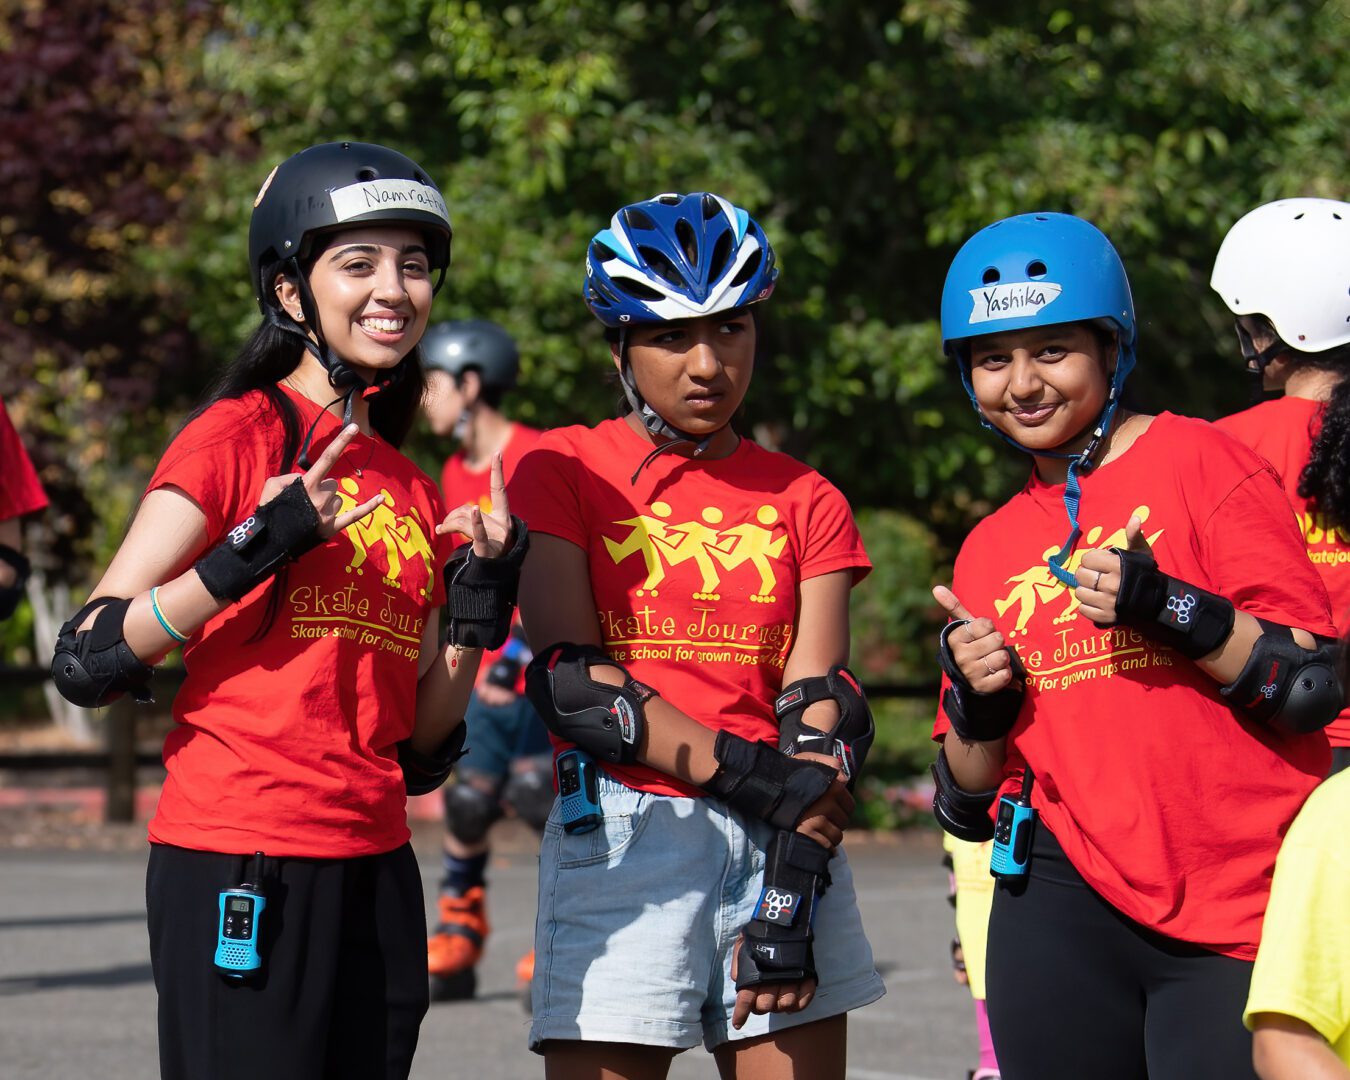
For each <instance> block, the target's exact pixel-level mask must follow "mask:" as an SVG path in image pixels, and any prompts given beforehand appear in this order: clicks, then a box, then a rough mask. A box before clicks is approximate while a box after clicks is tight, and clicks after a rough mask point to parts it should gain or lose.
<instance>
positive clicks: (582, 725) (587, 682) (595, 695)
mask: <svg viewBox="0 0 1350 1080" xmlns="http://www.w3.org/2000/svg"><path fill="white" fill-rule="evenodd" d="M592 664H604V665H607V666H610V667H616V668H618V669H619V670H620V671H622V672H623V673H624V684H623V685H622V686H610V685H609V684H608V683H602V682H598V681H597V680H595V679H592V678H591V675H590V669H591V665H592ZM525 694H526V696H527V697H529V699H530V704H531V705H533V706H534V709H535V712H537V713H538V714H539V717H540V719H542V720H543V721H544V726H545V727H547V728H548V729H549V731H551V732H553V734H555V735H557V736H558V737H559V738H561V739H566V740H567V741H568V742H570V743H575V744H576V745H577V746H579V747H581V748H582V749H583V750H585V751H586V753H588V754H590V755H591V756H592V757H594V758H596V759H597V760H599V761H607V762H611V763H613V764H616V765H628V764H631V763H632V762H634V761H636V760H637V751H638V747H639V746H641V745H642V735H643V732H644V731H646V728H647V713H646V710H645V708H644V706H645V704H646V703H647V702H648V701H650V700H651V699H652V698H654V697H656V696H657V694H656V691H655V690H653V689H652V688H651V687H650V686H646V685H644V684H643V683H640V682H638V681H637V680H636V679H634V678H633V677H632V676H631V675H629V674H628V671H627V669H626V668H625V667H624V666H623V665H622V664H617V663H615V662H614V661H613V660H611V659H610V658H609V655H608V654H607V653H606V652H605V651H604V649H602V648H600V647H599V646H598V645H573V644H571V643H570V642H565V641H564V642H559V643H558V644H555V645H550V646H549V647H548V648H547V649H542V650H540V651H539V652H538V653H536V654H535V657H534V659H533V660H531V661H530V663H529V666H528V667H527V668H526V669H525Z"/></svg>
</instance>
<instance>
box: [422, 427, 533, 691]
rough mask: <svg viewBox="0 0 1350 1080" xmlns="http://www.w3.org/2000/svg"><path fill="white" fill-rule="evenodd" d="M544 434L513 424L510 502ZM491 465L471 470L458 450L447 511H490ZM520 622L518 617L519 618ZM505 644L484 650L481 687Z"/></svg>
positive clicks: (445, 473)
mask: <svg viewBox="0 0 1350 1080" xmlns="http://www.w3.org/2000/svg"><path fill="white" fill-rule="evenodd" d="M542 434H543V432H542V431H540V430H538V429H537V428H532V427H527V426H526V425H525V424H520V423H513V424H512V425H511V436H510V438H509V439H507V442H506V445H505V446H504V447H502V479H504V480H505V481H506V487H507V501H508V502H509V501H510V499H511V493H512V490H513V489H512V488H511V478H512V477H513V476H514V475H515V472H516V466H517V465H518V464H520V459H521V458H523V457H524V456H525V454H526V452H527V451H529V450H530V449H531V448H532V447H533V446H534V444H535V443H537V442H538V441H539V436H541V435H542ZM491 489H492V466H491V465H489V466H488V467H487V468H486V469H469V468H467V467H466V466H465V464H464V451H463V450H456V451H455V452H454V453H453V454H451V455H450V456H449V457H448V458H447V459H446V461H445V466H444V468H442V469H441V494H442V495H443V496H444V498H445V505H446V508H447V509H450V510H453V509H454V508H455V507H457V506H463V505H464V504H465V503H477V504H478V507H479V509H481V510H484V511H490V510H491V509H492V498H491ZM511 512H512V513H513V514H516V515H517V516H519V511H518V510H517V509H516V508H515V506H514V505H513V506H512V507H511ZM454 542H455V543H456V544H458V543H461V542H462V540H461V538H459V537H455V538H454ZM516 621H517V622H519V617H517V619H516ZM508 646H509V643H508V645H503V646H502V647H501V648H500V649H491V650H485V651H484V652H483V659H482V662H481V663H480V664H479V666H478V682H479V683H480V684H481V683H482V682H483V680H484V679H486V678H487V675H488V671H489V670H490V669H491V668H492V665H493V664H494V663H495V662H496V661H497V659H498V658H499V657H500V656H501V655H502V653H503V652H504V651H505V650H506V649H507V648H508ZM513 648H515V647H513ZM515 689H516V693H517V694H523V693H524V692H525V669H524V667H523V666H522V668H521V671H520V675H519V676H518V677H517V679H516V687H515Z"/></svg>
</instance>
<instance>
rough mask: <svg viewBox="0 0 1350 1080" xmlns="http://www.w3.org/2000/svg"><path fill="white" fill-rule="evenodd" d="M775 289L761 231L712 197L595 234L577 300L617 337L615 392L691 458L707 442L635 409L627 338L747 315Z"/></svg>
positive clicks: (675, 200) (614, 223) (656, 202)
mask: <svg viewBox="0 0 1350 1080" xmlns="http://www.w3.org/2000/svg"><path fill="white" fill-rule="evenodd" d="M777 281H778V267H777V266H776V265H775V262H774V254H773V248H772V247H771V246H770V244H769V241H768V238H767V237H765V235H764V231H763V230H762V229H761V228H760V227H759V226H758V225H757V224H756V223H755V220H754V219H753V218H752V217H751V216H750V215H749V214H748V213H746V212H745V211H744V210H742V209H741V208H740V207H739V206H735V205H733V204H732V203H730V202H728V201H727V200H726V199H724V198H722V197H721V196H720V195H714V194H712V193H710V192H706V191H695V192H692V193H690V194H688V195H675V194H665V195H657V196H655V197H654V198H651V199H647V200H646V201H644V202H639V203H633V204H632V205H630V206H625V207H624V208H623V209H622V210H620V211H619V212H618V213H617V214H615V215H614V217H613V218H612V219H610V223H609V228H607V229H601V230H600V231H599V232H598V233H596V234H595V237H594V238H593V239H592V240H591V242H590V245H589V246H588V247H587V249H586V280H585V283H584V285H583V286H582V298H583V299H584V300H585V301H586V306H587V307H589V308H590V309H591V313H592V314H593V315H594V316H595V317H596V318H597V319H599V320H600V321H601V322H602V323H604V324H605V325H606V326H608V327H612V328H617V329H618V330H619V356H620V367H619V375H620V379H621V381H622V384H623V392H624V395H625V396H626V397H627V398H628V401H629V404H631V405H632V406H633V410H634V412H636V414H637V415H638V417H639V418H640V419H641V421H642V424H643V426H644V427H645V428H646V429H647V430H648V431H649V432H651V433H652V434H653V435H658V436H661V437H663V438H667V439H672V440H679V441H684V442H692V443H694V444H695V449H694V453H695V455H698V454H701V453H702V452H703V451H704V450H705V449H707V446H708V443H709V442H710V441H711V439H712V436H711V435H709V436H707V437H706V438H702V439H700V438H698V437H696V436H693V435H690V434H688V433H687V432H684V431H681V430H680V429H679V428H677V427H675V426H674V425H673V424H670V423H668V422H667V421H666V420H665V419H664V418H662V417H661V416H660V415H658V414H657V412H656V411H655V410H654V409H653V408H652V407H651V406H650V405H648V404H647V402H646V401H645V400H643V397H642V395H641V394H640V393H638V388H637V382H636V381H635V379H634V378H633V372H632V368H631V367H630V365H629V363H628V355H627V341H626V339H627V334H626V330H627V329H628V328H629V327H631V326H640V325H650V324H652V323H663V322H674V321H676V320H680V319H698V318H702V317H703V316H706V315H713V314H716V313H717V312H720V311H731V310H733V309H735V308H743V307H747V306H748V305H750V304H756V303H759V302H760V301H761V300H767V299H768V298H769V296H770V295H772V293H773V290H774V285H775V284H776V283H777ZM666 448H667V447H664V446H663V447H661V448H659V449H660V450H664V449H666ZM644 464H645V463H644ZM639 471H640V470H639ZM635 478H636V474H635Z"/></svg>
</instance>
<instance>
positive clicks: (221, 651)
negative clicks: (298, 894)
mask: <svg viewBox="0 0 1350 1080" xmlns="http://www.w3.org/2000/svg"><path fill="white" fill-rule="evenodd" d="M288 393H289V391H288ZM291 398H292V400H293V401H294V402H295V404H296V406H297V408H298V409H299V410H300V415H301V417H302V418H303V423H304V426H305V427H306V428H308V426H309V424H310V423H311V422H312V421H313V420H314V418H315V417H316V416H318V417H319V423H318V427H317V428H316V429H315V433H314V438H313V441H312V443H311V451H310V457H311V460H313V459H317V457H318V456H319V454H320V453H321V452H322V451H323V449H324V447H326V446H327V445H328V444H329V442H331V441H332V439H333V437H334V436H335V435H336V434H337V433H338V431H339V430H340V428H341V425H340V423H339V422H338V420H337V419H336V418H334V417H333V416H332V415H331V414H329V413H326V412H324V413H322V415H319V414H320V410H319V407H318V406H317V405H315V404H313V403H312V402H310V401H308V400H306V399H304V398H302V397H300V396H299V395H296V394H291ZM281 458H282V428H281V423H280V421H279V420H278V419H277V417H276V415H275V413H274V412H273V411H272V408H271V406H270V404H269V403H268V402H267V400H266V399H265V398H264V397H263V395H262V394H261V393H258V392H253V393H250V394H246V395H245V396H244V397H242V398H239V399H237V400H229V401H221V402H217V403H216V404H214V405H212V406H211V407H210V408H209V409H208V410H207V411H206V412H205V413H203V414H202V415H201V416H200V417H198V418H197V419H196V420H194V421H192V423H190V424H189V425H188V426H187V427H186V428H185V429H184V430H183V431H182V432H181V433H180V434H179V435H178V437H177V438H176V439H174V441H173V444H172V445H171V446H170V447H169V449H168V452H167V453H166V454H165V455H164V459H163V460H162V461H161V462H160V464H159V468H158V469H156V470H155V475H154V477H153V478H152V479H151V481H150V484H149V486H148V488H147V490H149V491H153V490H155V489H156V488H161V487H165V486H168V485H173V486H175V487H178V488H181V489H182V490H183V491H185V492H186V493H187V494H188V495H189V496H191V498H192V499H193V501H195V502H196V503H197V504H198V505H199V506H200V507H201V508H202V510H203V511H204V512H205V514H206V518H207V529H206V532H207V536H208V537H209V539H208V541H207V543H206V545H205V546H204V547H203V551H205V550H208V549H209V548H211V547H214V546H215V545H216V544H217V543H219V541H220V540H221V538H222V537H223V536H224V534H225V532H226V531H227V530H228V529H230V528H231V527H233V526H234V525H235V524H236V523H237V522H239V521H240V520H242V519H244V518H246V517H248V515H249V514H250V513H251V512H252V511H253V509H254V508H255V507H256V506H257V505H258V502H259V498H260V495H261V492H262V487H263V483H264V482H265V481H266V480H267V478H268V477H270V476H274V475H277V474H279V473H280V472H281ZM328 475H329V477H330V478H331V479H334V480H336V481H337V482H338V492H339V494H340V496H341V498H342V500H343V503H344V508H346V509H350V508H351V507H353V506H356V505H358V504H359V503H362V502H364V501H365V500H367V499H369V498H371V497H372V496H374V495H376V494H379V493H380V492H381V491H383V492H384V493H385V501H384V503H383V504H382V505H380V506H378V507H376V509H375V510H374V512H373V513H371V514H370V515H369V516H368V517H367V518H365V519H364V520H362V521H360V522H357V523H356V524H354V525H350V526H348V528H347V529H346V530H345V531H344V532H343V533H342V534H340V535H337V536H334V537H333V538H332V539H330V540H328V541H327V542H326V543H324V544H321V545H320V546H319V547H317V548H315V549H314V550H312V551H310V552H308V553H306V554H305V555H303V556H302V557H301V558H300V559H299V560H297V561H296V562H294V563H292V564H290V566H289V567H288V568H287V569H286V570H285V571H284V572H283V573H284V577H283V576H282V575H278V576H277V577H276V578H274V579H273V581H275V582H277V583H278V586H279V588H280V590H281V598H280V604H279V606H278V609H277V613H276V618H275V619H274V620H273V621H272V623H271V626H270V627H269V628H268V629H267V630H266V632H265V633H263V635H262V637H261V638H260V639H257V640H254V635H255V634H256V633H257V631H258V629H259V627H260V625H261V624H262V623H263V622H264V619H265V613H266V610H267V606H268V599H269V596H270V595H271V592H272V587H271V583H270V582H269V583H265V584H263V585H260V586H259V587H258V588H257V589H255V590H253V592H251V593H249V594H248V595H247V596H246V597H244V599H243V600H242V601H240V602H239V603H237V604H234V605H232V606H230V607H228V608H226V609H225V611H224V612H222V613H221V614H220V615H218V616H216V617H215V618H213V619H211V620H210V621H209V622H207V623H206V625H205V626H203V627H202V628H201V629H200V630H198V631H197V633H195V634H193V635H192V638H191V639H190V640H189V641H188V643H187V644H186V645H185V646H184V647H183V659H184V665H185V667H186V668H187V678H186V679H185V681H184V682H183V687H182V689H181V690H179V692H178V695H177V697H176V698H175V699H174V707H173V711H174V719H175V720H176V721H177V722H178V723H177V726H176V727H175V728H174V730H173V731H172V732H171V733H170V734H169V736H168V738H167V739H166V740H165V743H164V764H165V767H166V768H167V769H168V776H167V778H166V779H165V782H164V788H163V791H162V793H161V794H160V799H159V807H158V809H157V810H156V811H155V816H154V818H153V819H152V820H151V822H150V839H151V840H152V841H155V842H159V843H165V844H175V845H178V846H180V847H186V848H196V849H199V850H206V851H220V852H231V853H241V854H246V853H251V852H253V851H259V850H261V851H265V852H266V853H267V854H269V855H285V856H303V857H311V858H347V857H354V856H359V855H369V854H378V853H380V852H385V851H390V850H393V849H394V848H396V847H398V846H399V845H401V844H403V843H405V842H406V841H407V839H408V837H409V832H408V824H407V812H406V792H405V789H404V784H403V774H402V771H401V770H400V769H399V765H398V761H397V760H396V750H395V744H397V743H398V742H399V741H401V740H403V739H406V738H407V737H408V736H409V735H410V734H411V732H412V727H413V719H414V710H415V704H416V695H417V659H418V653H419V651H420V650H419V646H420V643H421V640H422V632H423V629H424V627H425V625H426V621H427V619H428V617H429V616H430V615H431V612H432V611H433V609H434V607H436V606H438V605H439V604H440V603H441V602H442V601H443V599H444V586H443V585H442V582H441V573H440V571H441V567H442V565H443V564H444V561H445V557H446V555H447V554H448V545H447V543H446V542H445V540H444V539H443V538H439V537H437V536H436V535H435V532H434V529H435V526H436V525H437V524H438V523H439V522H440V521H441V519H442V517H443V516H444V515H443V513H442V510H441V500H440V494H439V493H438V492H437V491H436V486H435V484H434V482H433V481H432V480H431V478H430V477H428V476H426V475H425V474H424V473H423V472H421V471H420V470H419V469H418V468H416V466H414V465H413V464H412V463H411V462H410V461H408V459H407V458H405V457H403V455H402V454H400V453H399V452H398V451H397V450H395V449H394V448H393V447H391V446H390V445H389V444H388V443H386V442H385V441H384V440H382V439H379V438H367V437H366V436H364V435H358V436H357V437H356V438H355V439H354V440H353V441H352V443H351V445H350V446H348V447H347V449H346V450H345V451H344V452H343V455H342V457H341V458H340V459H339V460H338V462H337V464H336V465H335V466H334V468H333V469H332V471H331V472H330V473H329V474H328Z"/></svg>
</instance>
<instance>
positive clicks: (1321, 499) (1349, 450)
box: [1298, 346, 1350, 531]
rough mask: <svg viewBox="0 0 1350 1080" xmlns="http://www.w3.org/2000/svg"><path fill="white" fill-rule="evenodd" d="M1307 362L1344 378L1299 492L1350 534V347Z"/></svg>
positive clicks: (1310, 455) (1301, 478) (1325, 414)
mask: <svg viewBox="0 0 1350 1080" xmlns="http://www.w3.org/2000/svg"><path fill="white" fill-rule="evenodd" d="M1305 363H1307V364H1308V365H1309V366H1311V367H1318V368H1322V369H1323V370H1325V371H1335V372H1336V373H1337V374H1338V375H1339V376H1340V379H1339V381H1338V382H1337V383H1336V387H1335V389H1334V390H1332V392H1331V400H1330V401H1328V402H1327V407H1326V409H1325V410H1324V411H1323V413H1322V426H1321V428H1320V429H1319V430H1318V432H1317V437H1316V438H1315V439H1313V444H1312V449H1311V450H1310V451H1309V452H1308V463H1307V464H1306V465H1305V466H1303V472H1302V473H1300V474H1299V478H1298V493H1299V494H1300V495H1301V496H1302V497H1303V498H1305V499H1307V500H1308V502H1309V504H1310V505H1311V507H1312V509H1313V510H1315V511H1317V512H1318V513H1320V514H1322V515H1324V516H1325V517H1326V519H1327V522H1328V524H1329V526H1330V527H1333V528H1339V529H1342V530H1346V531H1350V346H1342V347H1340V348H1337V349H1329V350H1327V352H1325V353H1318V354H1317V355H1316V356H1315V357H1310V358H1309V359H1308V360H1307V361H1305Z"/></svg>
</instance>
